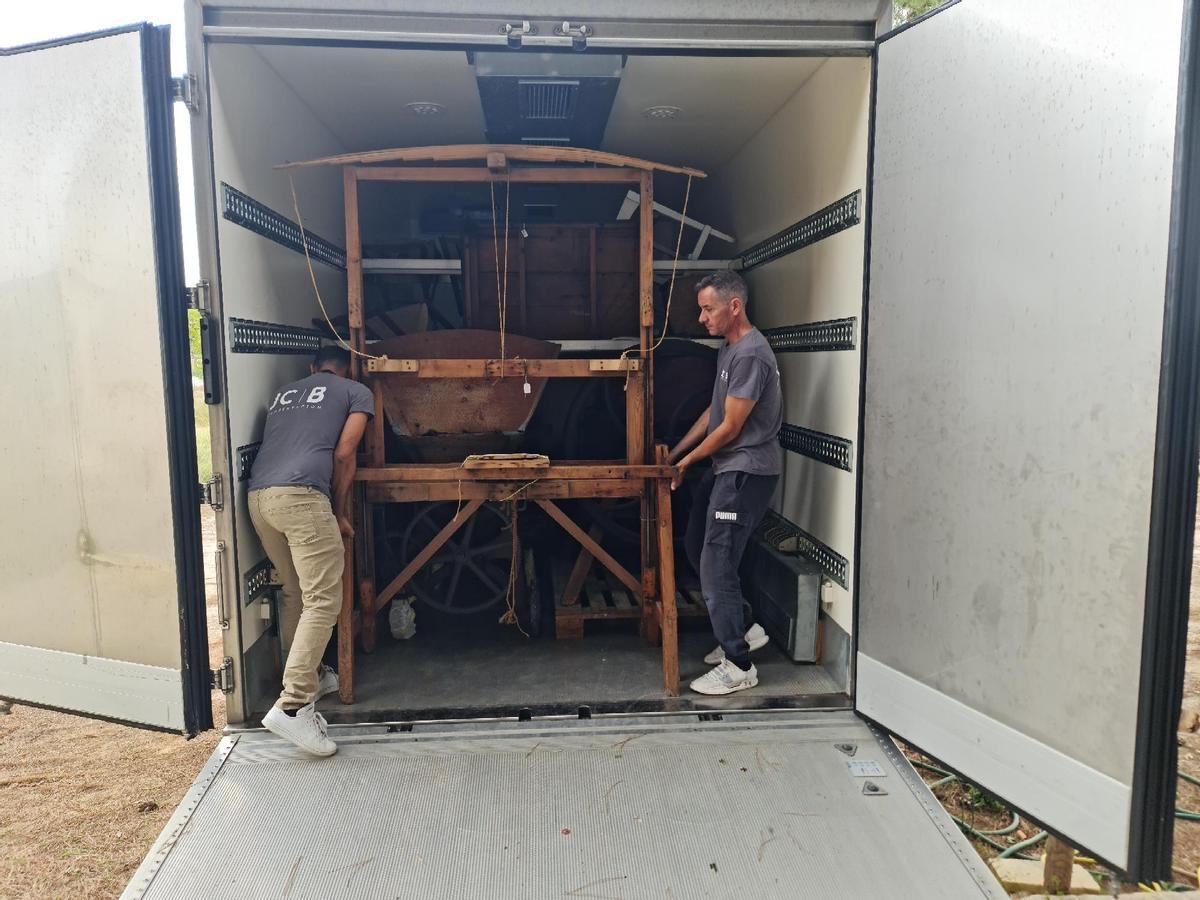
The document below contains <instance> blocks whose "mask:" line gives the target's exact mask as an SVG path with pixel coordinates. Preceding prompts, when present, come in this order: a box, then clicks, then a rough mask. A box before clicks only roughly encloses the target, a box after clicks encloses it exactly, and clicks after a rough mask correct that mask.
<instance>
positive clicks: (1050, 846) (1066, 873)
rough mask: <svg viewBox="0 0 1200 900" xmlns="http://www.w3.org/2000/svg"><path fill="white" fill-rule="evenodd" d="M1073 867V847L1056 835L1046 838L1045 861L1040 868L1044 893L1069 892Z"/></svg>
mask: <svg viewBox="0 0 1200 900" xmlns="http://www.w3.org/2000/svg"><path fill="white" fill-rule="evenodd" d="M1074 868H1075V848H1074V847H1072V846H1071V845H1070V844H1066V843H1063V842H1062V841H1060V840H1059V839H1058V838H1056V837H1048V838H1046V863H1045V865H1044V867H1043V868H1042V886H1043V887H1044V888H1045V889H1046V893H1047V894H1068V893H1070V892H1071V873H1072V871H1073V870H1074Z"/></svg>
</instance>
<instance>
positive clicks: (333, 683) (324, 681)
mask: <svg viewBox="0 0 1200 900" xmlns="http://www.w3.org/2000/svg"><path fill="white" fill-rule="evenodd" d="M317 672H318V673H319V674H320V676H321V677H320V678H319V679H318V681H317V700H320V699H321V698H322V697H327V696H328V695H330V694H336V693H337V689H338V677H337V672H335V671H333V669H331V668H329V666H327V665H325V663H321V665H320V667H319V668H318V669H317Z"/></svg>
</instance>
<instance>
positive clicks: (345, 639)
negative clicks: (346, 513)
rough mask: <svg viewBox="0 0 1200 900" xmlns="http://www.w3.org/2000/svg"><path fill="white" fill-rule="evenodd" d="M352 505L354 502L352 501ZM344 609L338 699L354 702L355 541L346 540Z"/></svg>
mask: <svg viewBox="0 0 1200 900" xmlns="http://www.w3.org/2000/svg"><path fill="white" fill-rule="evenodd" d="M350 502H351V503H353V502H354V501H353V500H351V501H350ZM342 543H343V544H344V546H345V556H344V558H343V562H342V564H343V566H344V568H343V570H342V571H343V574H344V576H346V577H343V578H342V608H341V610H339V611H338V619H337V656H338V697H339V698H340V699H341V701H342V702H343V703H353V702H354V612H355V610H354V540H353V539H352V538H344V539H343V542H342Z"/></svg>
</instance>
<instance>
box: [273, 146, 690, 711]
mask: <svg viewBox="0 0 1200 900" xmlns="http://www.w3.org/2000/svg"><path fill="white" fill-rule="evenodd" d="M406 163H409V164H411V163H435V164H436V165H404V164H406ZM446 163H452V165H445V164H446ZM463 163H478V165H463ZM514 163H516V164H518V165H513V164H514ZM564 164H565V165H564ZM315 165H331V166H340V167H342V175H343V186H344V190H345V205H346V209H345V218H346V272H347V279H348V301H349V302H348V307H349V309H348V322H349V332H350V346H351V347H352V349H353V351H354V352H353V354H352V355H353V376H354V377H355V378H358V379H361V380H364V381H366V382H367V383H368V384H370V385H371V387H372V390H373V392H374V394H375V418H374V423H373V427H372V428H371V429H370V431H369V432H368V434H367V437H366V440H365V453H364V454H363V455H362V457H361V459H360V466H359V470H358V476H357V481H358V490H357V491H356V500H357V502H356V506H357V508H358V510H359V511H360V512H361V513H362V514H361V515H359V516H357V517H356V518H355V521H356V522H358V523H359V524H358V526H357V534H358V547H357V548H356V547H355V542H354V541H353V540H347V542H346V571H347V572H352V573H354V576H353V577H347V578H345V579H344V582H343V591H344V593H343V601H342V610H341V615H340V617H339V620H338V625H339V627H338V674H339V678H340V684H341V699H342V701H343V702H344V703H353V702H354V637H355V636H357V637H359V639H360V641H361V645H362V647H363V649H364V650H365V651H367V652H370V651H371V650H372V649H373V648H374V645H375V626H376V618H377V613H378V612H379V611H380V610H382V609H383V608H384V606H385V605H386V604H387V603H389V602H390V601H391V599H392V598H393V597H395V596H396V594H397V593H399V592H400V591H401V590H402V589H403V588H404V586H405V585H406V584H407V583H408V582H409V581H410V580H411V579H412V577H413V576H414V575H415V574H416V573H417V572H418V570H420V568H421V567H422V566H424V565H425V564H426V563H428V561H429V560H430V559H431V558H432V557H433V556H434V555H435V554H436V553H437V551H438V549H439V548H441V547H442V546H443V545H444V544H445V543H446V541H448V540H449V539H450V538H451V537H453V535H454V534H455V533H456V532H457V531H458V529H460V528H461V527H462V526H463V524H464V523H466V522H467V521H468V519H469V518H470V517H471V516H472V515H474V514H475V513H476V511H477V510H479V509H480V507H481V506H482V505H483V504H484V503H485V502H487V501H497V500H510V499H513V498H515V497H519V498H520V499H522V500H530V501H534V502H536V503H537V504H538V505H539V506H540V507H541V508H542V509H543V510H545V512H546V513H547V514H548V515H549V516H550V518H551V519H553V520H554V521H555V522H557V523H558V524H559V525H560V526H561V527H562V528H563V529H564V530H566V532H567V533H568V534H570V535H571V537H572V538H574V539H575V540H576V541H577V542H578V543H579V545H580V546H581V548H582V552H581V564H577V565H576V567H575V571H576V573H578V574H579V575H580V577H581V576H582V572H583V571H585V569H586V565H585V564H584V561H586V560H589V558H594V559H595V560H596V561H598V562H599V563H600V564H602V565H603V566H605V567H606V568H607V569H608V570H609V571H610V572H611V573H612V574H613V575H614V576H615V577H616V578H617V579H618V580H619V581H620V582H621V583H622V584H623V585H625V586H626V587H627V588H628V589H629V590H630V591H631V592H634V593H635V594H636V595H638V596H639V598H640V600H641V609H642V619H641V632H642V635H643V637H644V638H645V639H646V640H647V641H648V642H651V643H657V642H661V645H662V662H663V684H664V687H665V690H666V691H667V693H668V694H670V695H672V696H674V695H677V694H678V692H679V654H678V632H677V611H676V608H675V568H674V546H673V537H672V523H671V502H670V479H671V476H672V474H673V472H674V469H673V467H671V466H668V465H667V464H666V448H665V447H662V446H658V447H653V446H652V445H651V442H652V436H653V433H654V431H653V422H652V417H653V408H654V406H653V397H652V395H651V392H652V390H653V366H654V354H653V345H654V310H653V303H652V296H653V264H654V263H653V215H654V202H653V201H654V172H655V171H666V172H673V173H677V174H682V175H686V176H688V177H689V178H690V177H700V178H702V177H704V173H703V172H700V171H698V170H695V169H687V168H680V167H675V166H667V165H662V164H659V163H653V162H649V161H646V160H640V159H635V158H632V157H626V156H618V155H616V154H610V153H602V152H599V151H594V150H585V149H574V148H560V147H538V146H520V145H516V146H513V145H466V146H447V147H425V148H404V149H398V150H384V151H377V152H371V153H361V154H349V155H343V156H336V157H328V158H325V159H319V160H311V161H308V162H304V163H292V164H289V167H300V166H315ZM362 182H434V183H479V184H489V183H492V184H495V183H502V184H506V185H511V184H518V183H524V184H529V183H558V184H561V183H574V184H628V185H631V186H634V187H635V188H636V189H637V191H638V192H639V197H640V203H639V207H638V209H639V238H640V239H639V246H638V321H639V333H638V338H639V340H638V348H637V351H636V353H634V354H628V353H627V354H625V355H623V356H622V357H621V358H620V359H615V360H614V359H536V360H535V359H390V358H379V357H376V356H373V355H371V354H369V353H368V348H367V344H366V334H365V331H364V322H363V281H362V279H363V258H362V242H361V239H360V222H359V204H358V192H359V185H360V183H362ZM631 302H632V298H631ZM383 373H388V374H389V375H394V374H399V375H402V376H404V377H405V378H411V379H426V378H434V379H450V378H453V379H464V378H465V379H489V380H494V379H502V378H529V377H535V378H623V379H625V382H626V390H625V398H626V399H625V405H626V412H625V415H626V434H627V446H626V455H625V459H624V460H623V461H622V460H606V461H600V462H570V463H549V464H543V465H541V466H540V467H536V468H534V469H531V468H530V466H529V464H528V463H527V462H522V463H519V462H515V461H514V462H512V463H506V462H505V461H503V460H500V461H498V462H496V463H494V464H491V465H488V466H484V467H478V468H474V467H466V466H464V465H454V464H444V465H443V464H407V465H388V464H386V461H385V457H384V427H385V426H384V409H383V405H384V403H383V399H384V398H383V393H382V388H381V386H380V379H378V378H372V376H373V375H377V374H383ZM608 497H637V498H640V500H641V573H640V577H637V576H635V575H634V574H633V573H631V572H629V571H628V570H627V569H625V568H624V567H623V566H622V565H621V564H620V563H619V562H618V561H617V560H616V559H614V558H613V557H612V555H611V554H609V553H608V552H607V551H606V550H605V549H604V548H603V547H601V546H600V544H599V542H598V541H597V540H596V539H595V537H594V536H593V535H589V534H588V533H587V532H586V531H584V530H583V529H582V528H580V526H579V525H578V524H577V523H575V522H574V521H572V520H571V518H570V517H568V516H567V515H566V514H565V513H564V512H563V510H562V509H561V508H560V507H559V506H558V504H557V502H556V501H559V500H565V499H583V498H608ZM438 500H451V501H454V500H458V501H460V502H461V504H462V507H461V509H460V511H459V514H458V515H457V516H456V517H455V518H454V519H452V520H451V521H450V522H449V523H448V524H446V526H445V527H444V528H442V529H441V531H440V533H438V534H437V535H436V536H435V537H434V538H433V540H432V541H430V542H429V544H428V545H427V546H426V547H425V548H424V549H423V550H422V551H421V552H419V553H418V554H416V555H415V556H414V557H413V558H412V559H411V560H409V561H408V563H407V565H406V566H405V567H404V569H403V570H402V571H401V572H400V573H399V574H398V575H397V576H396V577H395V578H393V579H392V580H391V582H390V583H389V584H387V585H385V586H384V587H383V588H382V589H377V586H376V584H375V572H376V568H375V560H374V542H373V539H372V535H371V528H372V521H373V516H372V515H371V514H370V509H371V506H372V505H374V504H380V503H411V502H418V501H426V502H428V501H438ZM356 551H357V552H356ZM574 580H575V579H574V578H573V579H572V581H574ZM356 586H357V589H358V608H357V610H356V609H355V607H354V591H355V587H356ZM570 589H571V588H569V590H570ZM573 589H574V591H575V592H576V593H578V586H573Z"/></svg>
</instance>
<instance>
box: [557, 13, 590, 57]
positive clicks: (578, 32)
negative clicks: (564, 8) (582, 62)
mask: <svg viewBox="0 0 1200 900" xmlns="http://www.w3.org/2000/svg"><path fill="white" fill-rule="evenodd" d="M595 33H596V29H594V28H591V27H590V26H588V25H572V24H571V23H570V22H567V21H565V20H564V21H563V23H562V24H561V25H555V26H554V34H555V36H556V37H565V38H570V39H571V48H572V49H574V50H586V49H587V39H588V35H592V34H595Z"/></svg>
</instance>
